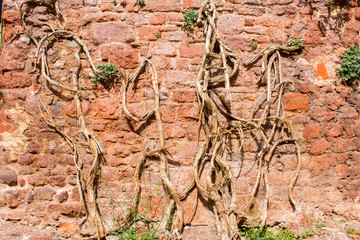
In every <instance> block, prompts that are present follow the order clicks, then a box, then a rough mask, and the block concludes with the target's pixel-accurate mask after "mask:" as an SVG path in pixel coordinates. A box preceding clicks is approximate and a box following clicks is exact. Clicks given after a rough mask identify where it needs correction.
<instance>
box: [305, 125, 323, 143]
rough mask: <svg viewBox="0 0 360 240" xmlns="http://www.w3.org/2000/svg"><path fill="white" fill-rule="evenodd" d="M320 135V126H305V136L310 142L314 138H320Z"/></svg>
mask: <svg viewBox="0 0 360 240" xmlns="http://www.w3.org/2000/svg"><path fill="white" fill-rule="evenodd" d="M319 134H320V124H318V123H311V124H308V125H306V126H305V128H304V131H303V136H304V139H305V140H310V139H313V138H317V137H319Z"/></svg>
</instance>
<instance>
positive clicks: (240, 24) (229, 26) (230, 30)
mask: <svg viewBox="0 0 360 240" xmlns="http://www.w3.org/2000/svg"><path fill="white" fill-rule="evenodd" d="M217 27H218V31H219V33H220V34H228V35H237V34H240V33H242V31H243V29H244V19H243V18H242V17H240V16H238V15H233V14H224V15H221V16H220V17H219V19H218V21H217Z"/></svg>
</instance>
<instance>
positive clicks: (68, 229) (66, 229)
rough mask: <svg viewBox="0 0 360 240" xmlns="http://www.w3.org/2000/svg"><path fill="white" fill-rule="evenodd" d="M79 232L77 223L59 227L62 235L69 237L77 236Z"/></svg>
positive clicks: (67, 223) (68, 223)
mask: <svg viewBox="0 0 360 240" xmlns="http://www.w3.org/2000/svg"><path fill="white" fill-rule="evenodd" d="M77 231H78V226H77V224H76V223H75V222H72V223H70V222H66V223H64V224H63V225H61V226H60V227H59V232H60V233H66V234H69V235H72V234H75V233H76V232H77Z"/></svg>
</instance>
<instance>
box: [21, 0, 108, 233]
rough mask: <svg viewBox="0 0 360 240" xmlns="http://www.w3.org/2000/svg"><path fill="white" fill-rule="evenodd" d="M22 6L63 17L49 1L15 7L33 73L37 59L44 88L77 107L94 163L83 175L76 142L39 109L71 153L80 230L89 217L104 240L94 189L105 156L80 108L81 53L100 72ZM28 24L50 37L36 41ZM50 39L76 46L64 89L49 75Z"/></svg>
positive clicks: (82, 46)
mask: <svg viewBox="0 0 360 240" xmlns="http://www.w3.org/2000/svg"><path fill="white" fill-rule="evenodd" d="M25 4H27V5H28V6H33V7H35V6H37V5H45V6H47V7H49V8H53V9H55V11H56V13H57V15H58V16H59V17H62V14H61V12H60V10H59V8H58V2H57V1H56V0H49V1H38V0H24V1H23V2H21V3H20V4H19V5H18V6H17V9H18V14H19V20H20V22H21V25H22V26H23V28H24V32H25V34H26V35H27V36H28V37H29V38H30V39H31V40H32V42H33V43H34V44H35V45H36V47H37V51H36V55H35V59H36V60H35V64H34V65H35V69H34V71H36V68H37V64H36V62H37V60H38V59H40V63H41V64H40V69H41V75H42V76H43V77H44V78H45V80H46V81H45V83H46V86H49V87H51V86H55V87H57V88H58V90H59V92H62V91H68V92H71V93H72V96H73V100H74V101H75V104H76V118H77V120H78V125H79V126H80V129H81V132H82V134H83V135H84V137H85V139H86V141H87V144H88V146H89V147H90V149H91V152H92V155H93V161H92V164H91V166H90V170H89V171H88V172H87V173H86V174H85V172H84V170H85V169H84V164H83V163H82V161H81V158H80V157H79V153H78V150H77V147H76V143H75V141H74V140H72V139H71V137H69V136H68V135H67V134H66V133H65V132H64V131H62V130H61V129H60V127H58V126H57V125H56V124H55V122H54V120H53V119H52V117H51V115H52V114H51V112H50V111H49V110H48V109H47V108H46V106H45V105H44V104H43V102H42V101H41V103H40V104H39V109H40V113H41V115H42V117H43V119H44V120H45V122H46V123H47V125H48V126H49V127H50V128H52V129H54V130H55V131H56V132H58V133H59V134H60V135H61V136H62V137H63V138H64V139H65V140H66V142H67V143H68V144H69V146H70V147H71V148H72V150H73V154H74V163H75V166H76V168H77V184H78V186H79V191H80V195H81V200H82V203H83V205H84V208H85V212H86V217H85V219H84V220H83V221H82V223H81V224H80V228H81V227H82V226H83V224H84V223H85V222H86V221H87V220H88V218H89V217H90V218H91V220H92V221H93V223H94V225H95V226H96V228H97V233H98V239H105V236H106V231H105V228H104V225H103V221H102V219H101V214H100V210H99V207H98V203H97V188H98V180H99V177H100V168H101V166H100V163H101V162H102V161H104V154H103V149H102V147H101V146H100V144H99V142H98V141H97V139H96V137H95V136H94V135H93V134H92V133H91V132H90V131H89V130H88V128H87V125H86V122H85V117H84V114H83V111H82V108H81V91H80V90H82V89H83V88H82V87H80V84H79V81H78V77H79V73H80V69H81V61H80V52H81V51H83V52H84V53H85V55H86V57H87V60H88V61H89V63H90V65H91V69H92V70H93V72H94V74H99V75H101V72H99V70H97V69H96V67H95V64H94V63H93V60H92V58H91V56H90V53H89V50H88V48H87V46H86V44H85V43H84V42H83V41H82V40H81V39H80V38H79V37H78V36H77V35H76V34H75V33H72V32H69V31H65V30H55V28H54V27H53V26H52V25H51V24H49V23H47V22H41V21H35V20H29V19H26V16H27V15H28V11H29V8H25V10H24V6H25ZM27 22H31V23H32V24H34V23H35V24H36V25H38V26H39V25H40V26H42V25H43V26H47V27H48V28H49V30H50V33H49V34H47V35H45V36H43V37H42V38H41V39H38V38H37V37H35V36H34V35H33V32H32V30H31V28H30V27H29V26H28V25H27ZM52 37H57V38H64V39H71V40H74V41H75V42H76V43H77V44H78V46H79V50H78V51H76V53H75V58H76V62H77V65H76V68H75V71H74V73H73V74H72V81H73V83H72V86H67V85H66V84H64V83H60V82H58V81H55V80H54V79H52V77H51V75H50V68H49V65H48V60H47V47H46V46H45V42H46V41H47V40H49V39H50V38H52ZM43 109H44V110H45V112H46V114H47V117H45V116H44V113H43Z"/></svg>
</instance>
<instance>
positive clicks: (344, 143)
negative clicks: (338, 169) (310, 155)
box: [333, 138, 360, 152]
mask: <svg viewBox="0 0 360 240" xmlns="http://www.w3.org/2000/svg"><path fill="white" fill-rule="evenodd" d="M359 147H360V143H359V139H358V138H350V139H346V138H337V140H336V141H335V142H334V143H333V151H334V152H347V151H355V150H358V148H359Z"/></svg>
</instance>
